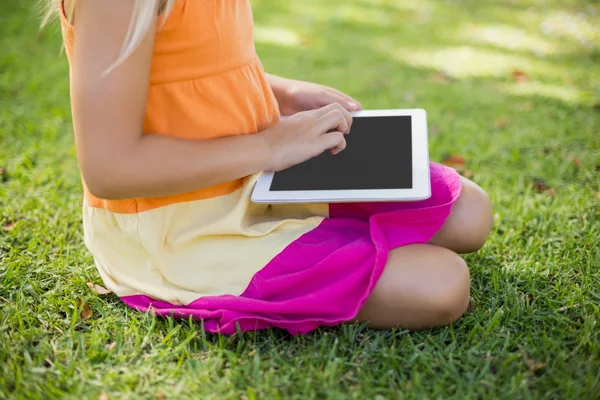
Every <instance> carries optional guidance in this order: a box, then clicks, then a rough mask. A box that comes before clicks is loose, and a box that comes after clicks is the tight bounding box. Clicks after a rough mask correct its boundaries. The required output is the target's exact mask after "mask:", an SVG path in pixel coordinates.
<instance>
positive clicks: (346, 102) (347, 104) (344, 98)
mask: <svg viewBox="0 0 600 400" xmlns="http://www.w3.org/2000/svg"><path fill="white" fill-rule="evenodd" d="M327 91H328V92H329V93H330V94H331V95H332V96H335V97H336V98H337V99H339V100H340V104H342V105H343V106H344V108H346V109H347V110H348V111H358V110H362V105H361V104H360V103H359V102H358V101H356V100H355V99H353V98H352V97H350V96H349V95H347V94H346V93H343V92H340V91H339V90H337V89H334V88H327Z"/></svg>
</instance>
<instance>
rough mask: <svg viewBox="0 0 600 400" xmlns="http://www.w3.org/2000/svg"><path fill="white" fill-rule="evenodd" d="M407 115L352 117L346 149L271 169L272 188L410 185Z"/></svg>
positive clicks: (371, 187)
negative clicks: (285, 167) (283, 167)
mask: <svg viewBox="0 0 600 400" xmlns="http://www.w3.org/2000/svg"><path fill="white" fill-rule="evenodd" d="M411 142H412V138H411V117H410V116H395V117H392V116H391V117H356V118H354V120H353V122H352V128H351V129H350V134H348V135H346V143H347V146H346V149H345V150H344V151H342V152H341V153H339V154H337V155H332V154H331V152H330V151H326V152H324V153H322V154H321V155H319V156H317V157H315V158H312V159H310V160H308V161H306V162H304V163H302V164H298V165H295V166H293V167H291V168H288V169H286V170H284V171H281V172H277V173H275V175H274V177H273V182H272V183H271V190H272V191H289V190H361V189H363V190H365V189H366V190H368V189H410V188H412V184H413V183H412V146H411V144H412V143H411Z"/></svg>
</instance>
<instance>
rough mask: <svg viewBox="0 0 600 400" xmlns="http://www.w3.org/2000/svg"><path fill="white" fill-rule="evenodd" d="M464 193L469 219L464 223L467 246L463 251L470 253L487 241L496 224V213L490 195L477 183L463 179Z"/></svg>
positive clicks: (464, 241) (465, 243) (465, 244)
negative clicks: (493, 210)
mask: <svg viewBox="0 0 600 400" xmlns="http://www.w3.org/2000/svg"><path fill="white" fill-rule="evenodd" d="M462 195H464V196H465V199H464V200H465V203H466V204H464V206H465V208H466V210H467V215H468V219H469V220H468V222H467V223H466V224H465V225H464V230H463V233H462V234H463V235H464V240H463V243H464V247H465V248H464V249H463V250H464V251H461V252H465V253H470V252H474V251H477V250H479V249H480V248H482V247H483V245H484V244H485V242H486V241H487V239H488V237H489V235H490V232H491V230H492V227H493V225H494V214H493V212H492V203H491V201H490V197H489V195H488V194H487V193H486V192H485V191H484V190H483V189H482V188H480V187H479V186H478V185H476V184H475V183H473V182H471V181H468V180H463V194H462ZM462 195H461V196H462Z"/></svg>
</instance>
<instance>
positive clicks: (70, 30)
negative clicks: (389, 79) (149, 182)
mask: <svg viewBox="0 0 600 400" xmlns="http://www.w3.org/2000/svg"><path fill="white" fill-rule="evenodd" d="M61 15H62V22H63V23H62V27H63V38H64V42H65V47H66V51H67V56H68V57H69V59H70V58H71V54H72V49H73V34H74V27H73V26H71V25H70V24H69V23H68V21H67V20H66V17H65V13H64V8H61ZM278 120H279V109H278V106H277V101H276V99H275V97H274V95H273V92H272V91H271V88H270V86H269V84H268V82H267V80H266V77H265V74H264V70H263V68H262V65H261V63H260V60H259V59H258V57H257V54H256V50H255V47H254V37H253V17H252V10H251V7H250V3H249V0H177V1H176V2H175V5H174V7H173V10H172V11H171V13H170V14H169V15H168V17H167V19H166V20H165V21H164V24H162V25H159V30H158V32H157V35H156V39H155V45H154V52H153V57H152V70H151V78H150V89H149V93H148V102H147V106H146V117H145V122H144V127H143V129H144V132H148V133H154V134H161V135H168V136H173V137H178V138H185V139H209V138H215V137H222V136H231V135H243V134H253V133H256V132H259V131H261V130H264V129H265V128H268V127H269V126H271V125H273V124H275V123H277V122H278ZM156 162H160V160H159V159H158V160H156ZM243 184H244V179H240V180H237V181H233V182H227V183H224V184H220V185H217V186H213V187H209V188H204V189H200V190H196V191H194V192H190V193H184V194H179V195H174V196H168V197H159V198H138V199H128V200H103V199H99V198H97V197H95V196H94V195H92V194H91V193H89V191H87V189H86V190H85V192H86V193H85V198H86V202H87V204H88V205H90V206H92V207H97V208H104V209H106V210H109V211H112V212H117V213H137V212H142V211H148V210H152V209H155V208H158V207H162V206H166V205H170V204H174V203H180V202H188V201H194V200H201V199H209V198H213V197H217V196H221V195H226V194H229V193H232V192H234V191H235V190H238V189H239V188H240V187H242V185H243ZM84 188H85V182H84Z"/></svg>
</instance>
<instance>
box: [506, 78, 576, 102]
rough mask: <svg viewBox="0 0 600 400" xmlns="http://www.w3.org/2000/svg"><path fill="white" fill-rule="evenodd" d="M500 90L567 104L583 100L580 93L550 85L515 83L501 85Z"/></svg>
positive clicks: (570, 87) (564, 87) (567, 87)
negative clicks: (546, 98) (547, 98)
mask: <svg viewBox="0 0 600 400" xmlns="http://www.w3.org/2000/svg"><path fill="white" fill-rule="evenodd" d="M501 90H502V91H503V92H505V93H509V94H512V95H517V96H540V97H549V98H553V99H558V100H562V101H565V102H569V103H581V102H582V100H583V93H582V92H581V91H579V90H578V89H576V88H574V87H572V86H567V85H550V84H546V83H541V82H529V83H525V84H518V83H515V84H509V85H502V86H501Z"/></svg>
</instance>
